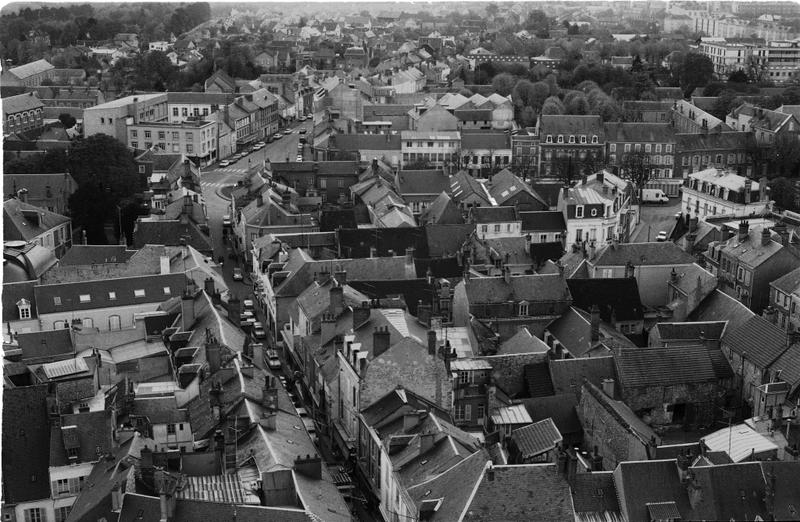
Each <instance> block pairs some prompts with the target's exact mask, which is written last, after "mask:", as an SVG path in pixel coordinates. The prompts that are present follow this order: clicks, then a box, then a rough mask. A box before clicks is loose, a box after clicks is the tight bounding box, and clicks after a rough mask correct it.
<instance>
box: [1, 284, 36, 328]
mask: <svg viewBox="0 0 800 522" xmlns="http://www.w3.org/2000/svg"><path fill="white" fill-rule="evenodd" d="M35 285H36V281H35V280H32V281H19V282H11V283H5V284H4V285H3V290H2V292H0V294H2V299H3V322H4V323H7V322H9V321H17V320H19V310H18V309H17V303H18V302H20V301H21V300H22V299H25V300H26V301H28V302H29V303H30V305H31V319H36V318H37V317H38V315H37V313H36V294H34V292H33V287H34V286H35Z"/></svg>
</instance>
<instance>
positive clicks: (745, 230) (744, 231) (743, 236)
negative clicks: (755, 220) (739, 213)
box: [737, 219, 750, 243]
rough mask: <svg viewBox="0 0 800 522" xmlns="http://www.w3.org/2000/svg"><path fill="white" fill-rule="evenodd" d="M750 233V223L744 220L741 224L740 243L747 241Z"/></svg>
mask: <svg viewBox="0 0 800 522" xmlns="http://www.w3.org/2000/svg"><path fill="white" fill-rule="evenodd" d="M749 233H750V222H748V221H747V220H746V219H743V220H741V221H740V222H739V235H738V237H737V239H738V240H739V243H742V242H744V241H746V240H747V235H748V234H749Z"/></svg>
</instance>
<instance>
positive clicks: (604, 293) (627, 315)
mask: <svg viewBox="0 0 800 522" xmlns="http://www.w3.org/2000/svg"><path fill="white" fill-rule="evenodd" d="M567 286H569V292H570V294H571V295H572V306H576V307H578V308H580V309H582V310H584V311H586V312H590V311H591V309H592V307H593V306H594V305H597V306H598V307H599V308H600V319H602V320H603V321H605V322H607V323H612V322H613V321H612V318H616V320H617V321H641V320H643V319H644V306H643V305H642V301H641V299H640V298H639V285H638V283H637V282H636V279H635V278H633V277H620V278H597V279H567Z"/></svg>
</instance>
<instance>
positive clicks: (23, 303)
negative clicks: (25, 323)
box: [17, 299, 31, 319]
mask: <svg viewBox="0 0 800 522" xmlns="http://www.w3.org/2000/svg"><path fill="white" fill-rule="evenodd" d="M17 310H18V311H19V318H20V319H30V318H31V303H30V301H28V300H27V299H20V300H19V301H17Z"/></svg>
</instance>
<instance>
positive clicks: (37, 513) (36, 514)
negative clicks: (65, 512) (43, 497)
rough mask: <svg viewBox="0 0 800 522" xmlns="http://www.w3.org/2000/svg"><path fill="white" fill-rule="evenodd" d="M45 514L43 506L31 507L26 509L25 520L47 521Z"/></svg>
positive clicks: (28, 521)
mask: <svg viewBox="0 0 800 522" xmlns="http://www.w3.org/2000/svg"><path fill="white" fill-rule="evenodd" d="M45 520H46V519H45V514H44V511H43V510H42V508H38V507H37V508H31V509H26V510H25V522H45Z"/></svg>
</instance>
